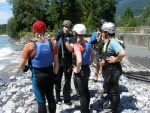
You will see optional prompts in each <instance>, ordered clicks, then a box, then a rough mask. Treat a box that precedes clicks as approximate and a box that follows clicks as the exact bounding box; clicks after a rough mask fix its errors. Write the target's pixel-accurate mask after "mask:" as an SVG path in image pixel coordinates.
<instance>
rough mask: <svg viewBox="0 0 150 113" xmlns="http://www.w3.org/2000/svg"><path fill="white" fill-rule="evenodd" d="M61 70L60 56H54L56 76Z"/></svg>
mask: <svg viewBox="0 0 150 113" xmlns="http://www.w3.org/2000/svg"><path fill="white" fill-rule="evenodd" d="M58 69H59V60H58V54H56V55H54V74H57V73H58Z"/></svg>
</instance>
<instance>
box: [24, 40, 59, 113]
mask: <svg viewBox="0 0 150 113" xmlns="http://www.w3.org/2000/svg"><path fill="white" fill-rule="evenodd" d="M50 44H53V47H54V46H55V47H54V48H55V49H52V48H51V46H50ZM35 46H36V47H35ZM33 47H35V48H34V50H33ZM31 50H33V51H32V52H31ZM29 51H30V52H29ZM53 54H54V55H55V54H58V49H57V46H56V45H55V44H54V43H50V42H49V41H48V40H46V41H44V40H43V41H42V42H35V43H33V42H30V43H28V44H26V46H25V48H24V50H23V54H22V58H25V59H29V58H31V59H30V60H31V62H30V63H31V64H30V65H31V69H30V70H31V72H32V86H33V92H34V94H35V97H36V100H37V102H38V113H47V109H46V98H47V101H48V109H49V112H50V113H55V111H56V104H55V99H54V94H53V78H54V73H53V65H52V62H53ZM45 97H46V98H45Z"/></svg>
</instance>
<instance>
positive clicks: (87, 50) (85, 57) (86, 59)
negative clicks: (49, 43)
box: [72, 41, 92, 66]
mask: <svg viewBox="0 0 150 113" xmlns="http://www.w3.org/2000/svg"><path fill="white" fill-rule="evenodd" d="M77 43H79V44H80V45H81V46H82V47H83V48H84V52H83V53H82V65H89V63H90V56H91V52H92V51H91V44H89V43H88V42H86V41H85V42H81V41H79V42H77ZM72 64H73V66H75V65H76V56H75V55H74V54H73V57H72Z"/></svg>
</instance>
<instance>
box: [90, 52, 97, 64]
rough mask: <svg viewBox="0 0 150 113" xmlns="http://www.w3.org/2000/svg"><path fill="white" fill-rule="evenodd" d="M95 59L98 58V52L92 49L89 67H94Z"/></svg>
mask: <svg viewBox="0 0 150 113" xmlns="http://www.w3.org/2000/svg"><path fill="white" fill-rule="evenodd" d="M95 57H96V52H95V51H94V50H93V49H92V54H91V59H90V63H89V65H92V63H93V62H94V59H95Z"/></svg>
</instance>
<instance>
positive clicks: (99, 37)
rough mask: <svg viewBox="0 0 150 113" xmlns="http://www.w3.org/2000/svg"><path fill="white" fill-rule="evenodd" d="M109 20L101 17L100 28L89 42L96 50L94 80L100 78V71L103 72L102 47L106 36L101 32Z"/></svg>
mask: <svg viewBox="0 0 150 113" xmlns="http://www.w3.org/2000/svg"><path fill="white" fill-rule="evenodd" d="M105 22H107V20H106V19H101V20H100V23H99V28H98V30H97V32H94V33H93V34H92V36H91V38H90V41H89V43H90V44H92V47H93V48H94V50H95V51H96V61H97V62H96V68H95V75H94V78H93V80H94V82H97V80H98V73H99V71H100V73H101V72H102V66H101V63H100V61H101V56H102V54H101V52H102V47H103V45H104V38H105V34H104V33H102V32H101V26H102V25H103V24H104V23H105Z"/></svg>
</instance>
